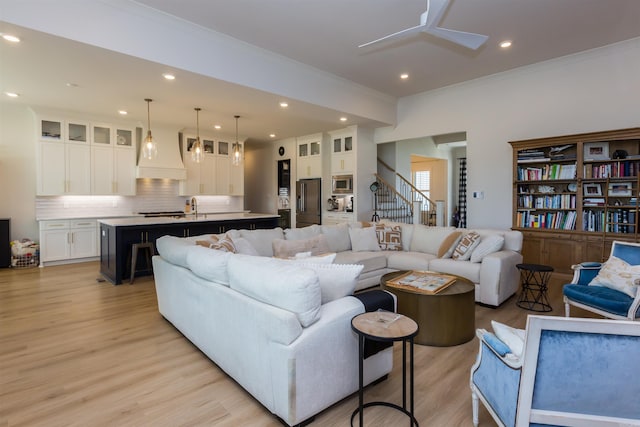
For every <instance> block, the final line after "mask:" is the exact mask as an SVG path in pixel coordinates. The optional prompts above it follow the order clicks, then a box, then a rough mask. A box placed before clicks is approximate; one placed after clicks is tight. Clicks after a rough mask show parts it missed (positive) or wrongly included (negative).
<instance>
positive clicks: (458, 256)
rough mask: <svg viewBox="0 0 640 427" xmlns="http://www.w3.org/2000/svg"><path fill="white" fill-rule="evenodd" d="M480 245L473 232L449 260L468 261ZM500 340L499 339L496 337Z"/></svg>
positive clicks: (462, 240) (464, 238)
mask: <svg viewBox="0 0 640 427" xmlns="http://www.w3.org/2000/svg"><path fill="white" fill-rule="evenodd" d="M478 244H480V235H479V234H478V233H476V232H475V231H472V232H471V233H468V234H466V235H465V236H464V237H463V238H462V239H461V240H460V243H458V246H456V249H455V250H454V251H453V255H451V258H453V259H455V260H457V261H468V260H469V258H471V252H473V250H474V249H475V247H476V246H478ZM498 338H500V337H498Z"/></svg>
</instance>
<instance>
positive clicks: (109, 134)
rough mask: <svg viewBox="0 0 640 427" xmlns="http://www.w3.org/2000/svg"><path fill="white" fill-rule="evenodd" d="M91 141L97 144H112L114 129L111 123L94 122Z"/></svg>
mask: <svg viewBox="0 0 640 427" xmlns="http://www.w3.org/2000/svg"><path fill="white" fill-rule="evenodd" d="M91 143H92V144H95V145H112V144H113V129H112V128H111V125H110V124H106V123H94V124H92V125H91Z"/></svg>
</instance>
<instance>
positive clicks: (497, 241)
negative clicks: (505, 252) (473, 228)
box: [470, 234, 504, 262]
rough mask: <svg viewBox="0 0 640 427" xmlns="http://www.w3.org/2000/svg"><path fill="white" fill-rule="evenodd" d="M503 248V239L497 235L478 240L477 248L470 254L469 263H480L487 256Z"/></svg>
mask: <svg viewBox="0 0 640 427" xmlns="http://www.w3.org/2000/svg"><path fill="white" fill-rule="evenodd" d="M503 246H504V237H503V236H500V235H499V234H492V235H490V236H486V237H484V238H482V239H481V240H480V243H479V244H478V246H477V247H476V248H475V249H474V250H473V252H472V253H471V259H470V261H471V262H482V259H483V258H484V257H486V256H487V255H489V254H492V253H494V252H498V251H499V250H500V249H502V247H503Z"/></svg>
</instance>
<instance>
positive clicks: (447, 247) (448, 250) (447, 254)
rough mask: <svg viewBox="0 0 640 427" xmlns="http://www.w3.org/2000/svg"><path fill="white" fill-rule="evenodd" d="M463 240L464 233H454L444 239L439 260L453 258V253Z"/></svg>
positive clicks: (439, 250)
mask: <svg viewBox="0 0 640 427" xmlns="http://www.w3.org/2000/svg"><path fill="white" fill-rule="evenodd" d="M460 239H462V231H454V232H453V233H451V234H449V235H448V236H447V237H445V238H444V240H443V241H442V243H440V248H439V249H438V258H451V255H452V254H453V251H454V250H455V249H456V246H458V243H459V242H460Z"/></svg>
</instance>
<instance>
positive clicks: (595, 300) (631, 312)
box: [562, 241, 640, 321]
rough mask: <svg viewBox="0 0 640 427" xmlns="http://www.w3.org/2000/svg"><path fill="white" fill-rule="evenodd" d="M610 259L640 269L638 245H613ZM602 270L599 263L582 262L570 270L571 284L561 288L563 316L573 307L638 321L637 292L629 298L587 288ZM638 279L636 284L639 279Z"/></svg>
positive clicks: (639, 294) (639, 297) (600, 288)
mask: <svg viewBox="0 0 640 427" xmlns="http://www.w3.org/2000/svg"><path fill="white" fill-rule="evenodd" d="M611 255H613V256H615V257H617V258H620V259H622V260H623V261H625V262H627V263H628V264H630V265H633V266H635V265H640V244H638V243H630V242H621V241H614V242H613V244H612V246H611ZM602 266H603V264H601V263H599V262H584V263H582V264H577V265H574V266H572V268H573V270H574V275H573V280H572V281H571V283H570V284H567V285H564V287H563V288H562V293H563V300H564V307H565V308H564V311H565V316H566V317H570V310H571V309H570V306H572V305H573V306H575V307H580V308H582V309H584V310H587V311H590V312H593V313H597V314H599V315H601V316H604V317H608V318H610V319H628V320H636V321H637V320H640V292H637V293H636V297H635V298H632V297H630V296H629V295H627V294H626V293H624V292H620V291H618V290H615V289H611V288H607V287H604V286H588V285H589V282H591V280H593V278H595V277H596V276H597V275H598V272H599V271H600V269H601V268H602ZM638 279H639V280H640V276H639V277H638Z"/></svg>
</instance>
